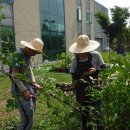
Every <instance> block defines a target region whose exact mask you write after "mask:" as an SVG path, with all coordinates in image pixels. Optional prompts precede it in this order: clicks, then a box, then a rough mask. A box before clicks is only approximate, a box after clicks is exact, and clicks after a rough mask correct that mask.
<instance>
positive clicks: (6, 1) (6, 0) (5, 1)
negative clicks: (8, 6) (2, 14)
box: [0, 0, 14, 3]
mask: <svg viewBox="0 0 130 130" xmlns="http://www.w3.org/2000/svg"><path fill="white" fill-rule="evenodd" d="M0 3H14V0H0Z"/></svg>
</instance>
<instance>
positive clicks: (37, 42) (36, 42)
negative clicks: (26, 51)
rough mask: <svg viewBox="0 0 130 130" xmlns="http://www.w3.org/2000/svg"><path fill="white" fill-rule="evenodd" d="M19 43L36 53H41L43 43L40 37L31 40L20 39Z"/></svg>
mask: <svg viewBox="0 0 130 130" xmlns="http://www.w3.org/2000/svg"><path fill="white" fill-rule="evenodd" d="M21 44H22V45H23V46H25V47H28V48H30V49H32V50H34V51H36V52H38V53H42V50H43V46H44V43H43V41H42V40H41V39H39V38H35V39H33V40H32V41H31V42H26V41H21Z"/></svg>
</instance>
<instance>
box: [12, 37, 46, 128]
mask: <svg viewBox="0 0 130 130" xmlns="http://www.w3.org/2000/svg"><path fill="white" fill-rule="evenodd" d="M21 44H22V45H23V46H24V48H20V49H19V50H18V51H17V52H15V53H14V54H13V56H12V60H11V61H12V62H11V65H10V74H11V75H12V76H11V81H12V89H11V90H12V94H13V96H14V97H15V99H16V103H17V105H18V108H19V112H20V115H21V123H20V126H19V130H31V128H32V126H33V121H34V111H35V105H36V91H37V89H40V85H39V84H38V83H37V82H36V80H35V78H34V75H33V72H32V68H31V62H30V59H31V57H32V56H35V55H36V54H41V53H43V46H44V43H43V41H42V40H41V39H39V38H35V39H33V40H32V41H31V42H26V41H21Z"/></svg>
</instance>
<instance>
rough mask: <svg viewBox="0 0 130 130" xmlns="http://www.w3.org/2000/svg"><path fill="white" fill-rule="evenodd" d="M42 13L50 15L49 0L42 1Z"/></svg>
mask: <svg viewBox="0 0 130 130" xmlns="http://www.w3.org/2000/svg"><path fill="white" fill-rule="evenodd" d="M40 9H41V12H46V13H49V0H40Z"/></svg>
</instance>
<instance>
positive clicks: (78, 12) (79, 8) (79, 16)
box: [77, 5, 82, 21]
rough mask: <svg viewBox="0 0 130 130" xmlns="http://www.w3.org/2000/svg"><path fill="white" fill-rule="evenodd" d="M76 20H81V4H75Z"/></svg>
mask: <svg viewBox="0 0 130 130" xmlns="http://www.w3.org/2000/svg"><path fill="white" fill-rule="evenodd" d="M77 20H78V21H81V20H82V11H81V6H79V5H77Z"/></svg>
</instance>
